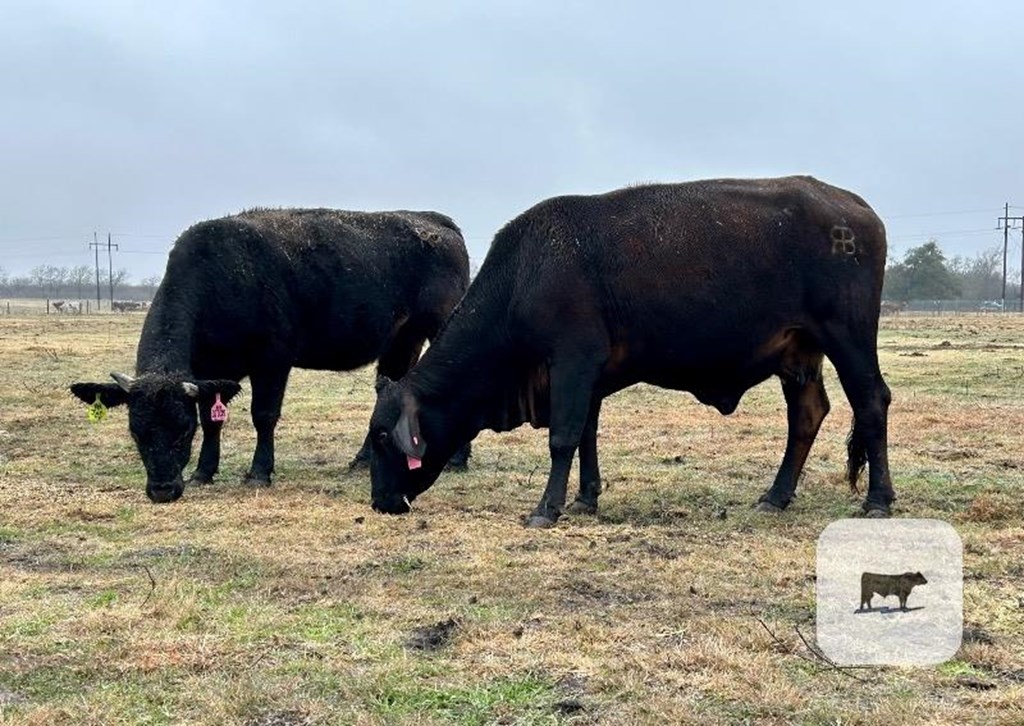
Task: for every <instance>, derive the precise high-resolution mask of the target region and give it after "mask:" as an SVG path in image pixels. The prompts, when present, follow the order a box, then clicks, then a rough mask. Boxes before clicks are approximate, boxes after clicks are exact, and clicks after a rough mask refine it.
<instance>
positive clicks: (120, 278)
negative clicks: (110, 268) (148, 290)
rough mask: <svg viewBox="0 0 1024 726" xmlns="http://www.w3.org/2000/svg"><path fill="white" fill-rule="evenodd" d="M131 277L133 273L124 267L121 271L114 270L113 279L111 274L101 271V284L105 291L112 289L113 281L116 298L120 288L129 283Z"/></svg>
mask: <svg viewBox="0 0 1024 726" xmlns="http://www.w3.org/2000/svg"><path fill="white" fill-rule="evenodd" d="M131 276H132V275H131V273H130V272H128V270H126V269H125V268H123V267H122V268H121V269H119V270H114V275H113V277H111V276H110V273H109V272H107V271H105V270H100V283H101V284H102V285H103V287H104V289H110V284H111V281H113V287H114V297H115V298H116V297H117V288H118V286H120V285H121V284H122V283H125V282H127V281H128V279H129V278H130V277H131Z"/></svg>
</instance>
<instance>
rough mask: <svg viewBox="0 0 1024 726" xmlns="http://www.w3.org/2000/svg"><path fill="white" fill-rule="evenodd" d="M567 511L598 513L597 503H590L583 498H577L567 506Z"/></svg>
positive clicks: (570, 512)
mask: <svg viewBox="0 0 1024 726" xmlns="http://www.w3.org/2000/svg"><path fill="white" fill-rule="evenodd" d="M565 513H566V514H588V515H594V514H597V505H596V504H588V503H587V502H584V501H583V500H582V499H577V500H575V501H574V502H573V503H572V504H570V505H569V506H568V507H566V508H565Z"/></svg>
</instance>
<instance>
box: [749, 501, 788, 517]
mask: <svg viewBox="0 0 1024 726" xmlns="http://www.w3.org/2000/svg"><path fill="white" fill-rule="evenodd" d="M754 511H755V512H764V513H766V514H782V513H783V512H784V511H786V510H785V509H783V508H782V507H779V506H777V505H775V504H772V503H771V502H768V501H760V502H758V503H757V504H755V505H754Z"/></svg>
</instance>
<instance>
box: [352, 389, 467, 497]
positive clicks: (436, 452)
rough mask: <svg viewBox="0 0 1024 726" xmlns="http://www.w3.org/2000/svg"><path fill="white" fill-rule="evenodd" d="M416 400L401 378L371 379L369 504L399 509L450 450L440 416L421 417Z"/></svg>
mask: <svg viewBox="0 0 1024 726" xmlns="http://www.w3.org/2000/svg"><path fill="white" fill-rule="evenodd" d="M422 413H423V412H422V411H421V410H420V404H419V401H417V399H416V397H415V396H414V395H413V393H412V392H411V391H410V390H409V389H408V387H406V386H405V385H404V384H402V383H395V382H393V381H389V380H388V379H387V378H384V377H378V379H377V405H376V407H375V408H374V409H373V416H371V417H370V442H371V445H372V448H373V451H372V456H371V459H370V478H371V480H372V483H373V486H372V491H371V498H372V504H373V508H374V509H375V510H377V511H378V512H385V513H387V514H405V513H406V512H408V511H409V509H410V507H409V503H410V502H412V500H413V499H415V498H416V497H417V496H419V495H420V494H422V493H423V492H424V491H426V490H427V489H428V488H429V487H430V485H431V484H433V483H434V481H435V480H436V479H437V477H438V475H439V474H440V473H441V470H442V469H444V465H445V462H446V461H447V460H448V456H449V455H450V454H451V451H452V450H453V449H452V447H451V446H450V445H449V442H448V438H449V437H448V436H447V435H446V432H444V431H443V429H442V428H441V422H435V421H427V420H426V419H424V418H423V417H422Z"/></svg>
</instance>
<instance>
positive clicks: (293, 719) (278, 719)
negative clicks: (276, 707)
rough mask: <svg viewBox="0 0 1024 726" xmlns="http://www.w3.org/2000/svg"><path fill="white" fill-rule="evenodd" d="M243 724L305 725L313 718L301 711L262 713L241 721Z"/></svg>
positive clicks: (259, 725)
mask: <svg viewBox="0 0 1024 726" xmlns="http://www.w3.org/2000/svg"><path fill="white" fill-rule="evenodd" d="M243 723H244V724H245V726H307V724H312V723H313V719H312V718H311V717H310V716H308V715H307V714H305V713H304V712H302V711H277V712H274V713H263V714H260V715H259V716H255V717H253V718H250V719H249V720H247V721H244V722H243Z"/></svg>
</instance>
